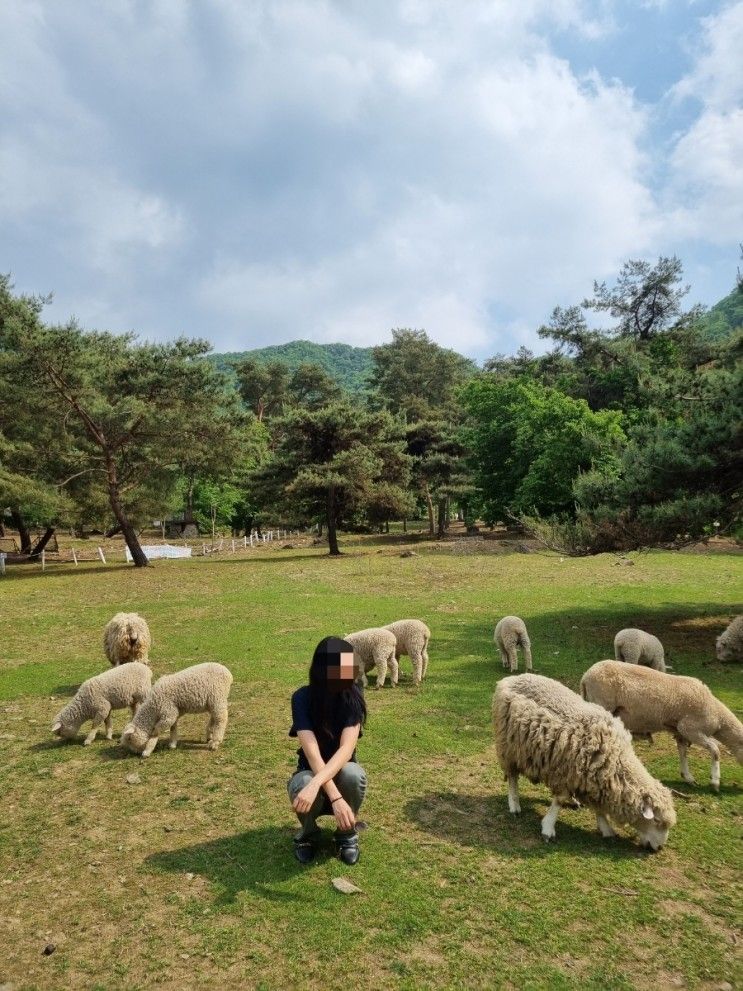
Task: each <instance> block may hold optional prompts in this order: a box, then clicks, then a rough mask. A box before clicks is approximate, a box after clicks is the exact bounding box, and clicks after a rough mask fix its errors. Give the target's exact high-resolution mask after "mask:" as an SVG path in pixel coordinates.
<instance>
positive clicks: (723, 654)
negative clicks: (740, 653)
mask: <svg viewBox="0 0 743 991" xmlns="http://www.w3.org/2000/svg"><path fill="white" fill-rule="evenodd" d="M715 648H716V652H717V660H718V661H732V660H733V651H732V650H731V648H730V641H729V639H728V637H727V636H726V635H725V633H721V634H720V636H719V637H718V638H717V642H716V644H715Z"/></svg>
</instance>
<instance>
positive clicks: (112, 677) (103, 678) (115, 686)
mask: <svg viewBox="0 0 743 991" xmlns="http://www.w3.org/2000/svg"><path fill="white" fill-rule="evenodd" d="M151 683H152V671H151V670H150V668H148V667H147V665H146V664H141V663H139V662H138V661H132V663H131V664H126V665H124V666H123V667H115V668H113V669H112V670H109V671H104V672H103V674H97V675H95V676H94V677H93V678H88V680H87V681H84V682H83V683H82V685H80V687H79V688H78V690H77V692H76V694H75V697H74V699H72V701H71V702H68V704H67V705H66V706H65V707H64V709H62V710H61V711H60V712H58V713H57V715H56V716H55V717H54V722H53V723H52V732H53V733H56V734H57V736H61V737H63V738H64V739H65V740H70V739H72V737H74V736H76V735H77V731H78V730H79V729H80V727H81V726H82V724H83V723H86V722H87V721H88V720H89V719H92V720H93V726H92V728H91V730H90V732H89V733H88V735H87V736H86V737H85V740H84V743H85V746H88V744H90V743H92V742H93V740H95V738H96V734H97V733H98V730H99V729H100V728H101V726H102V725H103V724H104V723H105V725H106V739H107V740H110V739H112V738H113V725H112V719H111V713H112V712H113V711H114V710H115V709H126V708H127V707H128V708H130V709H131V710H132V715H136V712H137V708H138V707H139V705H140V703H142V702H143V701H144V699H145V697H146V695H147V693H148V692H149V690H150V685H151Z"/></svg>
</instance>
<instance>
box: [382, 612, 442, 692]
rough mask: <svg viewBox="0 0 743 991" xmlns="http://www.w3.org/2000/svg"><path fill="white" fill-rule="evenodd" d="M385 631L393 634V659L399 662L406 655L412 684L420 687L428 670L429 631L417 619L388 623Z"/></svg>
mask: <svg viewBox="0 0 743 991" xmlns="http://www.w3.org/2000/svg"><path fill="white" fill-rule="evenodd" d="M385 630H391V631H392V632H393V633H394V634H395V640H396V641H397V647H396V648H395V659H396V660H398V661H399V660H400V658H401V657H402V655H403V654H407V656H408V657H409V658H410V660H411V661H412V662H413V684H415V685H420V683H421V681H422V680H423V678H425V677H426V671H427V670H428V642H429V640H430V639H431V631H430V630H429V629H428V627H427V626H426V624H425V623H423V622H421V620H419V619H398V620H397V622H395V623H388V624H387V626H385Z"/></svg>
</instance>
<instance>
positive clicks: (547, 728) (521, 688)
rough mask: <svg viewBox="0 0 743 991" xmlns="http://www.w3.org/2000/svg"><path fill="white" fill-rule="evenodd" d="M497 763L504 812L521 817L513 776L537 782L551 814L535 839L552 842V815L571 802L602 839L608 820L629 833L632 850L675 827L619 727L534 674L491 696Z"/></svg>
mask: <svg viewBox="0 0 743 991" xmlns="http://www.w3.org/2000/svg"><path fill="white" fill-rule="evenodd" d="M493 726H494V730H495V743H496V750H497V753H498V760H499V761H500V764H501V767H502V768H503V771H504V774H505V775H506V779H507V781H508V807H509V810H510V811H511V812H513V813H517V812H520V811H521V806H520V803H519V795H518V776H519V774H523V775H525V776H526V777H527V778H529V780H530V781H532V782H534V783H536V782H542V783H543V784H546V785H547V787H548V788H549V789H550V791H551V792H552V806H551V807H550V809H549V811H548V812H547V814H546V815H545V816H544V818H543V819H542V835H543V836H544V838H545V839H546V840H551V839H554V837H555V821H556V819H557V816H558V814H559V812H560V808H561V806H562V805H564V804H565V803H566V802H568V801H570V800H571V798H576V799H578V801H580V802H581V803H583V804H584V805H587V806H588V807H589V808H591V809H592V810H593V812H594V813H595V815H596V822H597V825H598V828H599V831H600V832H601V834H602V836H613V835H615V834H614V831H613V829H612V828H611V826H610V825H609V822H608V820H609V819H612V820H614V821H615V822H616V823H620V824H627V825H629V826H631V827H633V828H634V829H635V830H637V833H638V837H639V840H640V843H641V844H642V845H643V846H649V847H651V848H652V849H654V850H658V849H660V847H662V846H663V844H664V843H665V842H666V839H667V838H668V831H669V829H670V828H671V827H672V826H673V825H674V824H675V822H676V813H675V811H674V808H673V799H672V798H671V793H670V792H669V790H668V789H667V788H666V787H664V786H663V785H662V784H661V783H660V781H656V779H655V778H653V777H652V776H651V775H650V774H649V773H648V771H647V770H646V769H645V767H644V766H643V765H642V763H641V762H640V760H639V759H638V757H637V755H636V754H635V752H634V750H633V749H632V738H631V737H630V734H629V733H628V732H627V730H626V729H625V728H624V726H623V725H622V723H621V722H620V721H619V720H618V719H615V718H614V717H613V716H612V715H610V714H609V713H608V712H606V711H605V710H604V709H602V708H601V707H599V706H597V705H591V704H590V703H588V702H584V701H583V699H582V698H581V697H580V696H579V695H577V694H576V693H575V692H572V691H571V690H570V689H569V688H566V687H565V686H564V685H561V684H560V682H558V681H553V680H552V679H551V678H544V677H542V676H541V675H537V674H521V675H511V676H510V677H508V678H503V680H502V681H500V682H499V683H498V687H497V688H496V690H495V695H494V696H493Z"/></svg>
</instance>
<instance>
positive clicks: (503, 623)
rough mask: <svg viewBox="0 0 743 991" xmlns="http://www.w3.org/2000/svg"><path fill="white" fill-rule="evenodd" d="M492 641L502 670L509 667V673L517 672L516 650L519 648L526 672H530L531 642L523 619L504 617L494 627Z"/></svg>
mask: <svg viewBox="0 0 743 991" xmlns="http://www.w3.org/2000/svg"><path fill="white" fill-rule="evenodd" d="M493 640H495V642H496V643H497V644H498V650H499V651H500V656H501V660H502V661H503V667H504V668H509V667H510V669H511V671H518V667H519V662H518V657H517V656H516V648H517V647H521V649H522V650H523V652H524V663H525V665H526V670H527V671H531V640H529V634H528V633H527V632H526V623H525V622H524V621H523V619H519V617H518V616H504V617H503V619H501V620H499V621H498V625H497V626H496V627H495V632H494V634H493Z"/></svg>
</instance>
